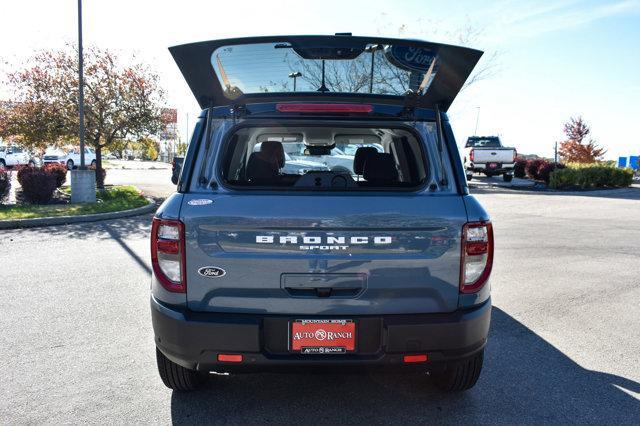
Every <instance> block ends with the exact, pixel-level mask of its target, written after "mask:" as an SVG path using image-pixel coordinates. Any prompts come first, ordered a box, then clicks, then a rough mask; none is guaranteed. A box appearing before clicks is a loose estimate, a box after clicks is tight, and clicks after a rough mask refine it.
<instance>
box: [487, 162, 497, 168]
mask: <svg viewBox="0 0 640 426" xmlns="http://www.w3.org/2000/svg"><path fill="white" fill-rule="evenodd" d="M487 167H489V168H490V169H495V168H496V167H498V163H489V164H487Z"/></svg>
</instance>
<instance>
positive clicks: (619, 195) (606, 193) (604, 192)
mask: <svg viewBox="0 0 640 426" xmlns="http://www.w3.org/2000/svg"><path fill="white" fill-rule="evenodd" d="M469 192H470V193H471V194H472V195H473V194H510V195H549V196H573V197H597V198H612V199H621V200H640V188H636V187H630V188H619V189H594V190H584V191H553V190H535V189H528V188H522V189H515V188H505V187H496V186H486V185H483V186H479V185H473V184H470V185H469Z"/></svg>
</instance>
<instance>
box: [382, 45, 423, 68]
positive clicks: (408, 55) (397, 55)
mask: <svg viewBox="0 0 640 426" xmlns="http://www.w3.org/2000/svg"><path fill="white" fill-rule="evenodd" d="M385 55H386V56H387V59H388V60H389V62H391V63H392V64H394V65H396V66H398V67H401V68H404V69H406V70H410V71H422V72H425V71H427V70H428V69H429V67H430V66H431V62H432V61H433V60H434V58H435V57H436V54H435V52H432V51H431V50H427V49H421V48H419V47H413V46H391V47H390V48H388V49H387V50H386V51H385Z"/></svg>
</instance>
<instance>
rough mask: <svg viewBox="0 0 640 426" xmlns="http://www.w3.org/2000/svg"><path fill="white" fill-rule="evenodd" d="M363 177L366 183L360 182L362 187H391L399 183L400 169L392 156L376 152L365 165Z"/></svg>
mask: <svg viewBox="0 0 640 426" xmlns="http://www.w3.org/2000/svg"><path fill="white" fill-rule="evenodd" d="M363 177H364V178H365V180H366V182H358V184H359V185H360V186H389V185H394V184H397V183H398V169H397V168H396V162H395V160H394V158H393V156H392V155H391V154H381V153H378V152H376V153H375V154H372V155H371V156H369V157H368V158H367V160H366V161H365V163H364V171H363Z"/></svg>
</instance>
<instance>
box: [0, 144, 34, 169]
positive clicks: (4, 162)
mask: <svg viewBox="0 0 640 426" xmlns="http://www.w3.org/2000/svg"><path fill="white" fill-rule="evenodd" d="M25 165H35V161H34V159H33V158H32V157H31V155H30V154H29V152H27V151H26V150H24V149H22V148H20V147H17V146H11V145H9V146H0V168H4V167H8V166H25Z"/></svg>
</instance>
